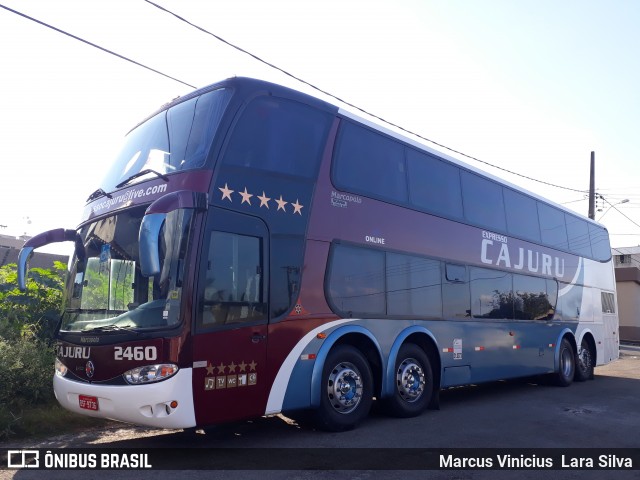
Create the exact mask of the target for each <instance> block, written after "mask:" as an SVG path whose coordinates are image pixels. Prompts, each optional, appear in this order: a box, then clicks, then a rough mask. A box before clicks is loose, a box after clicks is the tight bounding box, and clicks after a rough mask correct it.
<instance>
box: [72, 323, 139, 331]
mask: <svg viewBox="0 0 640 480" xmlns="http://www.w3.org/2000/svg"><path fill="white" fill-rule="evenodd" d="M120 330H122V331H125V332H134V333H140V331H139V330H136V329H135V328H133V327H129V326H126V327H120V326H118V325H113V324H111V325H102V326H100V327H93V328H89V329H87V330H82V331H81V333H98V332H118V331H120Z"/></svg>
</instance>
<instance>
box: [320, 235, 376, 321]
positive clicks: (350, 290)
mask: <svg viewBox="0 0 640 480" xmlns="http://www.w3.org/2000/svg"><path fill="white" fill-rule="evenodd" d="M328 282H329V285H328V290H329V298H330V300H331V303H332V304H333V306H334V307H335V308H336V309H337V310H339V311H341V312H343V313H352V314H353V315H357V314H360V315H384V314H385V294H384V253H383V252H379V251H375V250H367V249H363V248H356V247H350V246H345V245H335V246H334V249H333V256H332V260H331V269H330V274H329V280H328Z"/></svg>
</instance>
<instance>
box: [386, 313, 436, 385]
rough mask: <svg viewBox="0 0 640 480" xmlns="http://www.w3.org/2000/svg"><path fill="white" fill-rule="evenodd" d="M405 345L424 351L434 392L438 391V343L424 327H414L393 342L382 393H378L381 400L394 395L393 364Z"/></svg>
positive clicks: (401, 333)
mask: <svg viewBox="0 0 640 480" xmlns="http://www.w3.org/2000/svg"><path fill="white" fill-rule="evenodd" d="M405 343H413V344H415V345H417V346H418V347H420V348H421V349H422V350H423V351H424V353H425V354H426V355H427V357H428V358H429V362H431V368H432V369H433V372H432V374H433V376H434V379H433V388H434V391H438V390H439V389H440V380H441V378H442V362H441V360H440V354H439V353H438V352H439V350H438V342H437V340H436V338H435V336H434V335H433V333H431V332H430V331H429V330H427V329H426V328H424V327H421V326H417V325H414V326H411V327H409V328H406V329H405V330H403V331H402V332H400V334H399V335H398V336H397V337H396V339H395V341H394V342H393V346H392V347H391V350H390V351H389V357H388V359H387V365H386V368H385V375H384V382H383V384H382V391H381V392H380V396H381V398H385V397H389V396H391V395H393V394H394V393H395V376H394V374H395V364H396V360H397V358H398V352H399V351H400V347H402V345H404V344H405Z"/></svg>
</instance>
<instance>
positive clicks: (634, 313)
mask: <svg viewBox="0 0 640 480" xmlns="http://www.w3.org/2000/svg"><path fill="white" fill-rule="evenodd" d="M611 253H612V255H613V259H614V263H615V272H616V290H617V293H618V317H619V319H620V340H622V341H632V342H640V246H638V247H624V248H615V249H613V250H612V251H611Z"/></svg>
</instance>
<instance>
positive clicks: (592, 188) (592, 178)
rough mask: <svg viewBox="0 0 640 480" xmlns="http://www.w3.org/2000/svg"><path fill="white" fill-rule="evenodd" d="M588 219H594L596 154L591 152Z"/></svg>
mask: <svg viewBox="0 0 640 480" xmlns="http://www.w3.org/2000/svg"><path fill="white" fill-rule="evenodd" d="M589 218H590V219H591V220H595V218H596V152H591V174H590V175H589Z"/></svg>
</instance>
